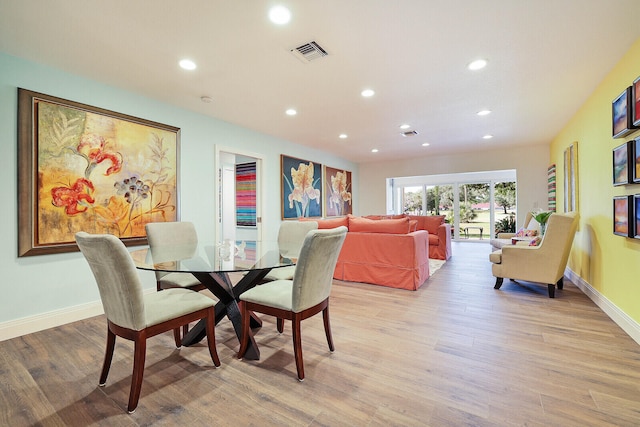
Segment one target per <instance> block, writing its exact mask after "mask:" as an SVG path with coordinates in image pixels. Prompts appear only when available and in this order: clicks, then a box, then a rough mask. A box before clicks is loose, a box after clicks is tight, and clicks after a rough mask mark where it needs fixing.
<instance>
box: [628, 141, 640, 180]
mask: <svg viewBox="0 0 640 427" xmlns="http://www.w3.org/2000/svg"><path fill="white" fill-rule="evenodd" d="M629 165H630V168H631V171H630V172H631V180H632V181H633V182H635V183H636V184H637V183H640V136H639V137H637V138H636V139H635V140H633V141H631V160H630V163H629Z"/></svg>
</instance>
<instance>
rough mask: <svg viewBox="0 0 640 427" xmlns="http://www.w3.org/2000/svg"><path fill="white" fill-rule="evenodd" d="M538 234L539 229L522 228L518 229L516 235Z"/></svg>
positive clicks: (533, 235) (529, 235)
mask: <svg viewBox="0 0 640 427" xmlns="http://www.w3.org/2000/svg"><path fill="white" fill-rule="evenodd" d="M537 235H538V230H529V229H526V228H521V229H520V230H518V231H516V236H515V237H535V236H537Z"/></svg>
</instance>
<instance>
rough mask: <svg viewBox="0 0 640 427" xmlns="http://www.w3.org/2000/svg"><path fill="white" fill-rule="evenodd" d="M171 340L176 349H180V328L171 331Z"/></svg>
mask: <svg viewBox="0 0 640 427" xmlns="http://www.w3.org/2000/svg"><path fill="white" fill-rule="evenodd" d="M185 335H186V334H185ZM173 340H174V341H175V342H176V348H180V347H182V338H180V328H176V329H174V330H173Z"/></svg>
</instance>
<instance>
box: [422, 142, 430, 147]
mask: <svg viewBox="0 0 640 427" xmlns="http://www.w3.org/2000/svg"><path fill="white" fill-rule="evenodd" d="M429 145H431V144H429V143H428V142H425V143H424V144H422V146H423V147H428V146H429Z"/></svg>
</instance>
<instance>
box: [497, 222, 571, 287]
mask: <svg viewBox="0 0 640 427" xmlns="http://www.w3.org/2000/svg"><path fill="white" fill-rule="evenodd" d="M578 219H579V215H578V213H577V212H571V213H566V214H560V213H554V214H552V215H551V216H550V217H549V220H548V224H547V229H546V231H545V233H544V237H543V238H542V241H541V242H540V245H538V246H520V245H506V246H503V247H502V249H501V250H498V251H494V252H492V253H491V254H490V255H489V260H490V261H491V262H492V263H493V264H492V265H491V272H492V273H493V275H494V276H495V277H496V284H495V286H494V288H495V289H500V287H501V286H502V282H503V280H504V278H509V279H511V280H518V279H519V280H526V281H529V282H536V283H545V284H547V287H548V291H549V298H554V297H555V289H556V286H557V287H558V289H562V288H563V277H564V270H565V268H566V267H567V261H568V260H569V253H570V252H571V246H572V243H573V237H574V235H575V234H576V229H577V227H578Z"/></svg>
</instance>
